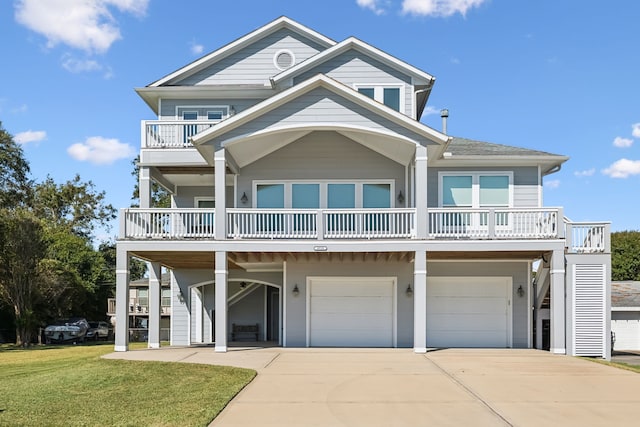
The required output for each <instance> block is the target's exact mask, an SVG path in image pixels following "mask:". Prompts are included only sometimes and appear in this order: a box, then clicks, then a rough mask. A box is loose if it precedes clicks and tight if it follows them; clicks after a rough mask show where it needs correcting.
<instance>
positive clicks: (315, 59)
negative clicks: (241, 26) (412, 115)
mask: <svg viewBox="0 0 640 427" xmlns="http://www.w3.org/2000/svg"><path fill="white" fill-rule="evenodd" d="M349 50H357V51H359V52H362V53H364V54H365V55H367V56H369V57H372V58H375V59H377V60H378V61H380V62H382V63H384V64H386V65H389V66H390V67H392V68H394V69H396V70H399V71H402V72H403V73H405V74H408V75H410V76H412V77H414V78H417V79H420V80H424V84H429V85H431V86H432V85H433V83H434V82H435V77H433V76H432V75H430V74H428V73H425V72H424V71H422V70H420V69H418V68H416V67H414V66H413V65H410V64H407V63H406V62H404V61H401V60H399V59H398V58H396V57H394V56H391V55H389V54H388V53H386V52H383V51H381V50H380V49H378V48H376V47H373V46H371V45H370V44H368V43H365V42H363V41H362V40H359V39H357V38H355V37H349V38H347V39H345V40H343V41H341V42H340V43H338V44H334V45H333V46H331V47H330V48H328V49H326V50H324V51H322V52H320V53H318V54H316V55H314V56H312V57H311V58H309V59H307V60H306V61H302V62H300V63H299V64H296V65H294V66H293V67H291V68H289V69H287V70H285V71H283V72H281V73H279V74H277V75H275V76H274V77H272V78H271V82H272V85H274V86H275V85H277V84H278V83H280V82H282V81H284V80H286V79H289V78H292V77H294V76H297V75H300V74H302V73H304V72H305V71H309V70H310V69H312V68H313V67H316V66H318V65H320V64H322V63H324V62H326V61H328V60H329V59H332V58H335V57H336V56H338V55H340V54H342V53H344V52H347V51H349Z"/></svg>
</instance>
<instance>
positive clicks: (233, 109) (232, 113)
mask: <svg viewBox="0 0 640 427" xmlns="http://www.w3.org/2000/svg"><path fill="white" fill-rule="evenodd" d="M235 115H236V109H235V108H233V105H231V106H229V116H235Z"/></svg>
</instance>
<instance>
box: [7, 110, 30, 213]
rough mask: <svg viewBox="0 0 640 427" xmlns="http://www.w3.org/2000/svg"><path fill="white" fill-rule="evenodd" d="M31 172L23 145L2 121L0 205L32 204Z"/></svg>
mask: <svg viewBox="0 0 640 427" xmlns="http://www.w3.org/2000/svg"><path fill="white" fill-rule="evenodd" d="M29 173H30V169H29V163H28V162H27V160H26V159H25V158H24V153H23V151H22V147H20V146H19V145H18V144H16V142H15V141H14V140H13V137H12V136H11V135H10V134H9V133H8V132H7V131H6V130H4V128H3V127H2V122H0V206H2V207H4V208H8V209H13V208H16V207H19V206H28V205H29V204H30V201H31V196H32V192H31V186H32V181H31V180H30V179H29Z"/></svg>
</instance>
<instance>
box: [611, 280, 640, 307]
mask: <svg viewBox="0 0 640 427" xmlns="http://www.w3.org/2000/svg"><path fill="white" fill-rule="evenodd" d="M611 307H612V308H616V307H640V282H635V281H625V282H611Z"/></svg>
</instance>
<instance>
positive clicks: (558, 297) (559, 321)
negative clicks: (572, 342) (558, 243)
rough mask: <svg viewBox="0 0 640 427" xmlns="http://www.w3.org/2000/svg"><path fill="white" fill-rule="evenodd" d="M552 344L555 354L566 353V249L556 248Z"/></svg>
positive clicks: (553, 264)
mask: <svg viewBox="0 0 640 427" xmlns="http://www.w3.org/2000/svg"><path fill="white" fill-rule="evenodd" d="M550 274H551V310H550V311H551V343H550V344H551V345H550V351H551V353H555V354H566V352H567V346H566V330H565V327H566V325H565V324H566V319H565V306H566V304H565V270H564V251H561V250H555V251H553V255H551V271H550Z"/></svg>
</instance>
